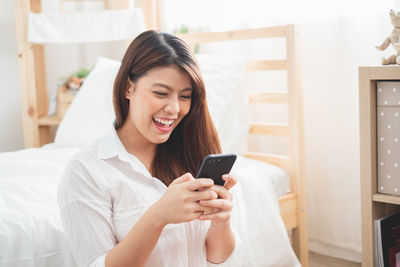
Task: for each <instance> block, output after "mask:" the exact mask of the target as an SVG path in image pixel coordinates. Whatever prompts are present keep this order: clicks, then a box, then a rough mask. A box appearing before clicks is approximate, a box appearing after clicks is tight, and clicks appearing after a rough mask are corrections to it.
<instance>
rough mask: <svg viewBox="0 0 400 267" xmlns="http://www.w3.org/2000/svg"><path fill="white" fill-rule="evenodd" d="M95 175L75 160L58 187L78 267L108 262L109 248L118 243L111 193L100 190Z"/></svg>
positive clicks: (60, 205)
mask: <svg viewBox="0 0 400 267" xmlns="http://www.w3.org/2000/svg"><path fill="white" fill-rule="evenodd" d="M94 175H96V173H93V171H92V170H90V171H89V169H88V168H87V167H86V166H85V164H83V163H82V162H80V161H78V160H72V161H70V162H69V163H68V165H67V167H66V169H65V171H64V173H63V176H62V178H61V181H60V184H59V188H58V204H59V207H60V215H61V221H62V224H63V227H64V230H65V234H66V238H67V241H68V243H69V245H70V249H71V251H72V254H73V256H74V258H75V261H76V263H77V265H78V266H79V267H81V266H85V267H86V266H90V267H94V266H96V267H98V266H105V257H106V255H107V253H108V251H110V250H111V249H112V248H113V247H114V246H115V245H116V238H115V234H114V229H113V223H112V199H111V194H107V193H106V192H103V190H101V188H100V187H99V185H98V183H97V182H96V179H95V177H93V176H94Z"/></svg>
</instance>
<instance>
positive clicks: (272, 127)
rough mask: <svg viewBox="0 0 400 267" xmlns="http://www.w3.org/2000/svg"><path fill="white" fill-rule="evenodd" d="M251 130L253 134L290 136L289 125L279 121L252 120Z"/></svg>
mask: <svg viewBox="0 0 400 267" xmlns="http://www.w3.org/2000/svg"><path fill="white" fill-rule="evenodd" d="M249 132H250V133H251V134H263V135H273V136H289V126H288V125H287V124H279V123H265V122H251V123H250V131H249Z"/></svg>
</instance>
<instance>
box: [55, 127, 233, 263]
mask: <svg viewBox="0 0 400 267" xmlns="http://www.w3.org/2000/svg"><path fill="white" fill-rule="evenodd" d="M166 189H167V187H166V186H165V185H164V184H163V183H162V182H161V181H160V180H158V179H157V178H154V177H152V176H151V174H150V173H149V171H148V170H147V169H146V167H145V166H144V165H143V164H142V163H141V162H140V161H139V160H138V159H137V158H136V157H135V156H133V155H131V154H129V153H128V152H127V151H126V149H125V148H124V146H123V144H122V143H121V141H120V140H119V138H118V135H117V133H116V131H115V129H114V128H113V127H112V129H111V130H110V131H109V133H108V134H107V135H106V136H104V137H103V138H101V139H99V140H97V141H96V142H95V143H93V144H92V145H90V146H88V147H86V148H83V149H82V150H81V151H79V152H78V153H77V154H76V155H74V156H73V157H72V159H71V160H70V161H69V163H68V165H67V167H66V169H65V171H64V174H63V177H62V178H61V181H60V185H59V190H58V202H59V206H60V212H61V219H62V223H63V226H64V230H65V232H66V235H67V239H68V242H69V244H70V247H71V250H72V253H73V255H74V258H75V260H76V263H77V264H78V266H105V256H106V254H107V253H108V252H109V251H110V250H111V249H112V248H113V247H115V246H116V244H117V243H118V242H120V241H122V240H123V239H124V238H125V237H126V236H127V234H128V232H129V231H130V230H131V229H132V227H133V226H134V225H135V223H136V222H137V221H138V219H139V218H140V217H141V216H142V214H143V213H144V212H145V211H146V209H147V208H148V207H149V206H151V205H152V204H153V203H154V202H156V201H157V200H159V199H160V198H161V196H162V195H163V194H164V192H165V191H166ZM209 225H210V223H209V221H199V220H194V221H191V222H187V223H180V224H168V225H167V226H166V227H165V228H164V229H163V231H162V233H161V236H160V238H159V240H158V242H157V244H156V246H155V247H154V249H153V251H152V253H151V255H150V257H149V258H148V261H147V264H146V266H157V267H158V266H171V267H172V266H173V267H179V266H182V267H188V266H191V267H197V266H199V267H203V266H207V265H209V263H208V262H207V259H206V249H205V238H206V235H207V231H208V228H209ZM235 235H236V233H235Z"/></svg>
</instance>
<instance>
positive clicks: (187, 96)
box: [181, 95, 192, 99]
mask: <svg viewBox="0 0 400 267" xmlns="http://www.w3.org/2000/svg"><path fill="white" fill-rule="evenodd" d="M181 97H182V98H184V99H190V98H192V96H191V95H182V96H181Z"/></svg>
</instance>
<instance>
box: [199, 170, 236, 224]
mask: <svg viewBox="0 0 400 267" xmlns="http://www.w3.org/2000/svg"><path fill="white" fill-rule="evenodd" d="M222 179H223V180H224V181H225V184H224V186H219V185H214V186H212V187H210V189H211V190H213V191H215V192H216V193H217V194H218V198H217V199H209V200H200V205H201V206H203V207H207V208H210V209H212V210H213V211H212V212H211V213H208V214H207V213H205V214H203V215H201V216H200V217H199V219H200V220H211V224H212V225H214V226H225V225H227V224H229V223H230V218H231V213H232V207H233V206H232V200H233V196H232V193H231V192H229V189H231V188H232V187H233V186H234V185H235V184H236V183H237V181H236V179H235V178H234V177H233V176H231V175H230V174H225V175H223V176H222Z"/></svg>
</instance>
